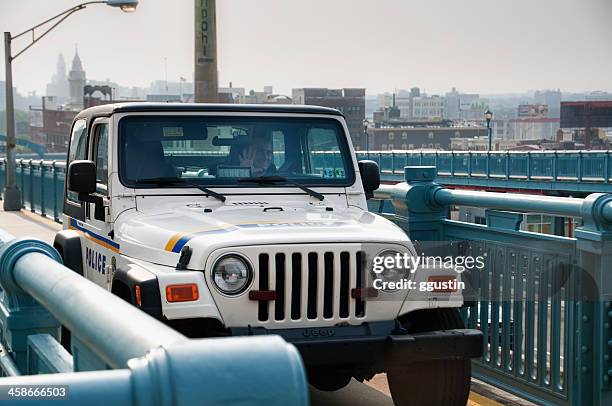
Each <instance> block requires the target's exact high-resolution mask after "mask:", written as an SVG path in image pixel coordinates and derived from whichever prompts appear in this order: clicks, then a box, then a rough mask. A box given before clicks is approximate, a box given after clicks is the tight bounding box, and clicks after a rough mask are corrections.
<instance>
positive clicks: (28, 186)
mask: <svg viewBox="0 0 612 406" xmlns="http://www.w3.org/2000/svg"><path fill="white" fill-rule="evenodd" d="M15 163H16V167H15V169H16V177H17V178H16V182H17V186H18V187H19V189H21V207H22V208H24V209H26V210H30V211H31V212H34V213H38V214H40V215H42V216H45V217H48V218H50V219H52V220H54V221H56V222H61V221H62V216H61V214H62V212H63V204H64V198H63V197H64V177H65V174H66V162H65V161H48V160H41V159H17V160H15ZM5 182H6V158H0V188H1V189H0V190H4V185H5Z"/></svg>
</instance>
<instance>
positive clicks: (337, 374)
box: [308, 368, 351, 392]
mask: <svg viewBox="0 0 612 406" xmlns="http://www.w3.org/2000/svg"><path fill="white" fill-rule="evenodd" d="M350 381H351V374H350V373H348V372H345V371H337V370H333V369H318V368H317V369H312V370H308V382H309V383H310V384H311V385H312V386H314V387H315V388H317V389H318V390H320V391H325V392H333V391H337V390H339V389H342V388H344V387H345V386H346V385H348V384H349V382H350Z"/></svg>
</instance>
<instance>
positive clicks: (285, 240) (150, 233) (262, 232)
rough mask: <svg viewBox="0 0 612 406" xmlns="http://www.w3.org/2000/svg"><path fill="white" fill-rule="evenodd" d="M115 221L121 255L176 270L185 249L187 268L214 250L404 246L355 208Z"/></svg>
mask: <svg viewBox="0 0 612 406" xmlns="http://www.w3.org/2000/svg"><path fill="white" fill-rule="evenodd" d="M122 217H123V221H120V220H118V221H117V223H116V228H115V232H116V235H117V238H118V239H119V240H120V242H121V251H122V252H123V253H124V254H125V255H128V256H130V257H133V258H138V259H141V260H144V261H148V262H154V263H158V264H162V265H168V266H174V265H176V263H177V261H178V258H179V253H180V251H181V249H182V248H183V247H184V246H188V247H190V248H191V249H192V257H191V261H190V263H189V265H190V266H189V268H192V269H197V268H200V269H201V268H202V267H203V266H204V262H205V261H206V258H207V256H208V255H209V254H210V253H211V252H213V251H214V250H216V249H219V248H225V247H240V246H245V245H267V244H308V243H338V242H346V243H351V242H352V243H370V242H371V243H375V242H376V243H386V242H389V243H395V244H398V243H399V244H404V245H406V244H407V243H408V237H407V236H406V234H405V233H404V232H403V231H402V230H401V229H400V228H399V227H397V226H396V225H394V224H393V223H392V222H390V221H388V220H386V219H384V218H383V217H380V216H377V215H374V214H372V213H369V212H364V211H363V210H361V209H357V208H351V207H349V208H341V209H338V208H333V209H331V208H330V207H324V206H312V207H291V206H288V205H287V206H274V207H270V206H268V207H259V206H256V207H236V206H230V207H228V206H221V207H219V208H216V209H213V210H211V209H204V208H202V207H189V206H185V207H183V208H176V207H175V208H173V210H172V211H163V210H160V211H149V212H147V213H142V212H133V213H132V214H130V215H126V216H122Z"/></svg>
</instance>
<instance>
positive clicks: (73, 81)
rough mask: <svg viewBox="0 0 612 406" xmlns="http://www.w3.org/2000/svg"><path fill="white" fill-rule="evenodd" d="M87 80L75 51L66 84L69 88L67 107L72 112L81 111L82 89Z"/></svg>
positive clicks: (77, 52) (77, 53)
mask: <svg viewBox="0 0 612 406" xmlns="http://www.w3.org/2000/svg"><path fill="white" fill-rule="evenodd" d="M86 81H87V78H86V76H85V71H84V70H83V64H82V63H81V58H80V57H79V51H78V50H77V51H75V54H74V58H73V59H72V67H71V69H70V72H68V83H69V87H70V95H69V96H70V99H69V102H68V107H69V108H70V109H72V110H82V109H83V88H84V87H85V83H86Z"/></svg>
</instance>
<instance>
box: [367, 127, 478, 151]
mask: <svg viewBox="0 0 612 406" xmlns="http://www.w3.org/2000/svg"><path fill="white" fill-rule="evenodd" d="M475 137H478V138H483V137H484V138H486V137H487V129H486V128H485V127H475V126H474V127H405V128H402V127H396V128H369V129H368V138H369V144H370V149H371V150H378V151H388V150H414V149H435V150H450V149H451V140H452V139H454V138H475Z"/></svg>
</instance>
